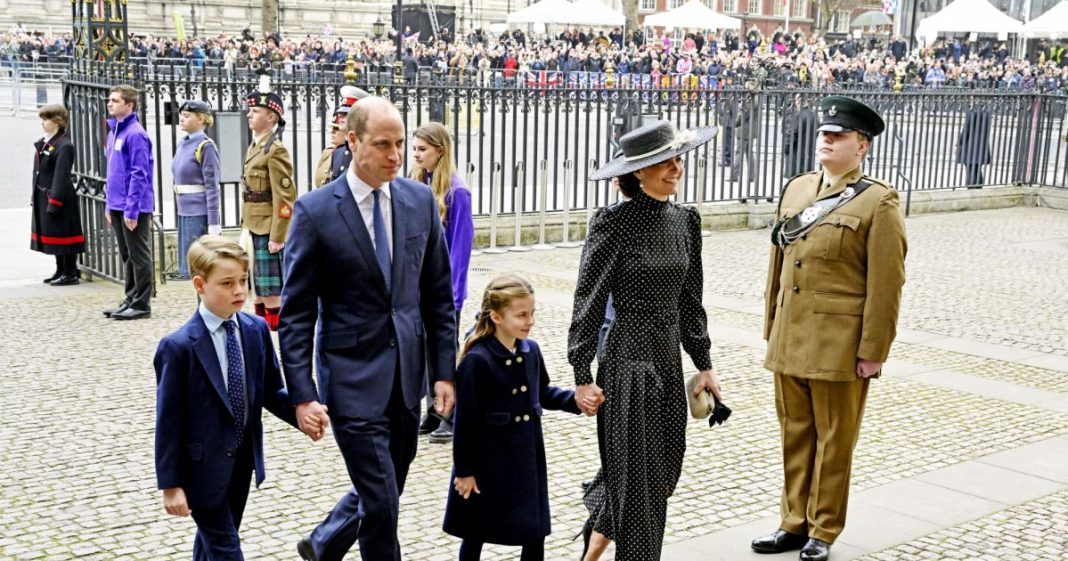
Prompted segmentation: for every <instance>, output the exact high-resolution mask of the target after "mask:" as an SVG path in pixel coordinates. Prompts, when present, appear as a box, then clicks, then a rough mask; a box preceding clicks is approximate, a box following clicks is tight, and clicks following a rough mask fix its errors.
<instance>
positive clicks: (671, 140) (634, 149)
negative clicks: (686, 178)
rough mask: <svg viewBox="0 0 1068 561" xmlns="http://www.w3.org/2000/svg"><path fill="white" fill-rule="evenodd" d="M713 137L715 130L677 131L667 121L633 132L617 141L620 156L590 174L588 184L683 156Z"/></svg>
mask: <svg viewBox="0 0 1068 561" xmlns="http://www.w3.org/2000/svg"><path fill="white" fill-rule="evenodd" d="M715 136H716V127H702V128H699V129H689V130H681V131H680V130H678V129H676V128H675V125H674V124H672V123H671V121H663V120H662V121H657V122H655V123H650V124H648V125H644V126H641V127H639V128H636V129H634V130H632V131H630V132H628V133H627V134H625V135H623V136H622V137H620V139H619V147H620V149H622V150H623V155H622V156H619V157H617V158H614V159H613V160H612V161H610V162H608V163H607V164H605V165H603V166H601V168H600V169H598V170H597V171H595V172H593V173H591V174H590V177H589V179H590V181H600V180H602V179H611V178H613V177H618V176H620V175H626V174H628V173H631V172H634V171H637V170H640V169H642V168H647V167H649V166H651V165H653V164H659V163H660V162H663V161H666V160H670V159H671V158H674V157H675V156H678V155H679V154H685V153H686V152H689V151H690V150H693V149H694V148H697V147H698V146H701V145H702V144H705V143H706V142H708V141H709V140H712V139H713V138H714V137H715Z"/></svg>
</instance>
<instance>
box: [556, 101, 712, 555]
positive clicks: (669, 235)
mask: <svg viewBox="0 0 1068 561" xmlns="http://www.w3.org/2000/svg"><path fill="white" fill-rule="evenodd" d="M714 135H715V127H707V128H703V129H696V130H692V131H677V130H676V129H675V127H674V126H673V125H672V124H671V123H670V122H669V121H660V122H658V123H654V124H650V125H646V126H644V127H641V128H639V129H637V130H634V131H633V132H631V133H629V134H627V135H625V136H623V137H622V138H621V139H620V147H621V148H622V149H623V156H621V157H619V158H616V159H614V160H612V161H611V162H609V163H607V164H606V165H605V166H604V167H602V168H601V169H599V170H597V171H596V172H595V173H593V174H592V175H591V176H590V179H591V180H601V179H609V178H612V177H619V179H620V182H621V183H624V182H627V183H631V184H633V183H636V184H638V189H636V190H635V191H636V195H635V197H634V198H633V199H632V200H630V201H625V202H622V203H619V204H616V205H613V206H611V207H607V208H603V209H601V210H600V211H599V212H598V213H597V214H596V215H594V218H593V220H592V221H591V222H590V229H589V235H588V236H587V239H586V245H585V247H584V249H583V252H582V263H581V265H580V267H579V279H578V284H577V286H576V288H575V306H574V311H573V315H572V321H571V328H570V330H569V333H568V361H569V362H570V363H571V365H572V367H573V368H574V370H575V385H576V388H577V390H576V401H577V402H578V404H579V407H581V408H583V409H584V410H586V411H589V410H597V409H598V407H599V410H597V440H598V447H599V451H600V456H601V469H600V471H599V472H598V473H597V475H596V477H594V479H593V482H592V483H591V485H590V486H589V488H588V489H587V491H586V496H585V499H584V501H585V504H586V507H587V508H588V509H589V511H590V518H589V521H587V523H586V526H585V527H584V528H583V535H584V541H585V543H586V546H585V548H584V551H583V559H584V560H586V561H595V560H597V559H599V558H600V556H601V554H602V553H603V552H604V550H605V548H607V546H608V544H609V543H610V542H611V541H615V542H616V557H615V558H616V559H617V560H619V561H650V560H653V559H659V558H660V550H661V547H662V545H663V539H664V523H665V517H666V514H667V499H668V497H670V496H671V494H672V493H673V492H674V490H675V484H676V483H677V482H678V480H679V475H680V472H681V470H682V458H683V454H684V453H685V450H686V396H685V393H684V392H685V391H686V390H685V382H684V380H683V370H682V353H681V352H680V349H679V347H680V344H681V347H682V349H683V350H685V351H686V353H687V354H688V355H690V358H691V359H692V360H693V362H694V365H695V366H696V367H697V369H698V370H699V371H700V380H699V383H698V384H697V387H696V388H695V390H694V391H695V393H696V392H700V391H704V390H706V389H707V390H709V391H711V392H712V393H713V394H714V395H715V396H716V397H717V398H719V397H720V393H719V382H718V380H717V379H716V375H715V373H714V372H713V370H712V362H711V359H710V357H709V348H710V346H711V343H710V341H709V338H708V332H707V328H706V317H705V311H704V308H703V307H702V305H701V295H702V283H703V280H702V278H703V274H702V264H701V217H700V215H699V214H698V212H697V211H696V210H695V209H693V208H690V207H684V206H681V205H678V204H675V203H674V202H671V201H669V200H668V198H669V197H670V196H671V195H674V194H675V192H676V191H677V188H678V184H679V182H680V181H681V180H682V177H683V168H682V155H683V154H684V153H686V152H688V151H690V150H693V149H694V148H697V147H698V146H700V145H702V144H704V143H706V142H708V141H709V140H711V139H712V137H713V136H714ZM609 295H611V296H612V301H613V303H614V306H615V312H616V317H615V321H614V322H613V324H612V327H611V328H610V329H609V331H608V334H607V336H606V337H605V341H604V356H603V359H602V360H599V361H598V368H597V380H596V383H594V379H593V376H592V375H591V373H590V363H591V362H592V361H593V359H594V355H595V353H596V351H597V332H598V329H599V328H600V327H601V325H602V323H603V321H604V314H605V304H606V302H607V300H608V297H609Z"/></svg>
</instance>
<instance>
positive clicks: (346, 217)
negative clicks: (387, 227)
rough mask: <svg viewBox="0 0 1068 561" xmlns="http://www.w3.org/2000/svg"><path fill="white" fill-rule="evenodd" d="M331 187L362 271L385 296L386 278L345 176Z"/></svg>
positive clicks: (336, 180)
mask: <svg viewBox="0 0 1068 561" xmlns="http://www.w3.org/2000/svg"><path fill="white" fill-rule="evenodd" d="M333 186H334V197H336V198H337V200H338V201H337V210H338V213H339V214H341V220H342V221H343V222H344V223H345V226H346V227H348V229H349V232H350V233H351V234H352V237H353V238H354V239H355V241H356V250H357V253H358V255H359V256H360V258H361V259H363V266H364V269H365V270H367V271H370V272H371V274H372V275H373V276H374V277H375V282H374V284H375V286H377V287H378V289H379V290H381V291H382V294H383V295H385V294H386V277H385V276H383V275H382V270H381V269H379V267H378V258H377V257H375V248H374V243H373V242H372V241H371V234H369V233H367V226H366V224H364V221H363V214H361V213H360V207H359V206H357V205H356V199H355V197H353V196H352V191H350V190H349V182H348V179H345V176H341V177H339V178H337V179H335V180H334V183H333ZM394 217H396V215H394ZM394 222H396V219H394ZM394 240H395V238H394Z"/></svg>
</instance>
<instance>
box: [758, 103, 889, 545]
mask: <svg viewBox="0 0 1068 561" xmlns="http://www.w3.org/2000/svg"><path fill="white" fill-rule="evenodd" d="M820 113H821V118H822V123H821V125H820V127H819V131H820V132H819V139H818V141H817V152H816V157H817V158H818V159H819V161H820V163H821V164H822V166H823V170H822V171H820V172H813V173H807V174H803V175H799V176H797V177H795V178H793V179H791V180H790V181H789V182H788V183H787V184H786V187H785V188H784V189H783V193H782V197H781V199H780V203H779V205H780V206H779V212H778V216H777V222H776V226H775V228H774V229H773V231H772V241H773V244H774V245H773V246H772V250H771V262H770V266H769V270H768V282H767V291H766V293H765V300H766V315H765V326H764V338H765V339H767V341H768V351H767V357H766V359H765V362H764V366H765V367H766V368H767V369H768V370H771V371H772V372H774V373H775V409H776V412H777V413H778V417H779V425H780V428H781V431H782V447H783V468H784V475H785V485H784V487H783V493H782V506H781V513H782V523H781V524H780V526H779V529H778V530H777V531H776V532H774V533H772V534H770V535H767V536H763V537H760V538H757V539H755V540H753V543H752V548H753V550H755V551H757V552H759V553H780V552H783V551H789V550H795V549H800V550H801V552H800V559H801V561H824V560H826V559H827V558H828V556H829V555H830V547H831V544H833V543H834V541H835V539H836V538H837V537H838V535H839V534H841V532H842V529H843V527H844V526H845V518H846V504H847V498H848V495H849V477H850V469H851V466H852V459H853V448H854V446H855V445H856V442H857V436H858V435H859V432H860V421H861V417H862V416H863V413H864V401H865V397H866V396H867V392H868V384H869V381H870V379H871V378H873V377H878V376H879V374H880V372H881V369H882V365H883V363H884V362H886V358H887V355H888V354H889V352H890V344H891V343H892V342H893V340H894V336H895V334H896V325H897V314H898V305H899V303H900V299H901V287H902V285H903V284H904V282H905V252H906V241H905V225H904V219H903V217H902V214H901V210H900V208H899V206H898V195H897V192H896V191H895V190H894V189H893V188H892V187H891V186H889V185H887V184H886V183H884V182H882V181H879V180H876V179H871V178H869V177H866V176H865V175H864V174H863V173H862V172H861V170H860V164H861V162H862V161H863V160H864V157H865V155H866V154H867V153H868V151H869V150H870V149H871V142H872V139H873V138H874V137H875V136H876V135H878V134H880V133H881V132H882V131H883V128H884V124H883V120H882V118H881V117H880V116H879V114H878V113H876V112H875V111H874V110H872V109H871V108H869V107H868V106H866V105H864V104H862V103H860V102H858V101H855V100H853V99H850V98H847V97H841V96H832V97H828V98H827V99H825V100H824V101H823V103H822V104H821V106H820Z"/></svg>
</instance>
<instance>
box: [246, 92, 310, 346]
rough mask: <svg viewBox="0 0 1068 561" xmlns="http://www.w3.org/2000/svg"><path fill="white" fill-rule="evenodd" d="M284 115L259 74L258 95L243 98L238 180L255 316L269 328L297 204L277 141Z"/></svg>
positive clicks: (287, 161) (274, 319) (274, 314)
mask: <svg viewBox="0 0 1068 561" xmlns="http://www.w3.org/2000/svg"><path fill="white" fill-rule="evenodd" d="M284 113H285V111H284V109H283V105H282V98H281V96H279V95H278V94H276V93H274V92H271V89H270V80H269V76H268V75H266V74H264V75H262V76H261V77H260V84H259V88H258V91H256V92H253V93H252V94H249V96H248V126H249V129H251V130H252V137H253V139H252V144H250V145H249V147H248V152H246V153H245V170H244V175H243V177H242V178H241V184H242V189H241V191H242V192H241V196H242V199H243V201H244V205H243V206H242V208H241V216H242V218H243V220H244V223H243V226H244V228H245V229H246V230H248V232H249V234H251V239H252V250H253V266H252V285H253V287H254V288H255V289H256V315H258V316H261V317H263V318H264V319H265V320H267V325H269V326H270V327H271V329H272V330H276V329H277V328H278V311H279V307H280V306H281V303H282V257H283V248H284V247H285V244H286V237H287V236H288V235H289V221H290V219H291V218H292V217H293V203H294V202H295V201H296V200H297V189H296V186H295V185H294V184H293V161H292V159H291V158H290V156H289V151H288V150H286V147H285V145H284V144H282V141H281V136H282V131H283V129H284V128H285V124H286V123H285V120H284V119H283V118H282V115H283V114H284Z"/></svg>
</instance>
